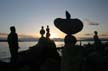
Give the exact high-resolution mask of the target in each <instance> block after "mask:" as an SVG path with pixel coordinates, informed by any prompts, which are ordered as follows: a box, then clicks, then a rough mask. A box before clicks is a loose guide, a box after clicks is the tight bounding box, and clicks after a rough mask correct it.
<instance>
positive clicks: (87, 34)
mask: <svg viewBox="0 0 108 71" xmlns="http://www.w3.org/2000/svg"><path fill="white" fill-rule="evenodd" d="M84 35H85V36H91V35H92V34H89V33H86V34H84Z"/></svg>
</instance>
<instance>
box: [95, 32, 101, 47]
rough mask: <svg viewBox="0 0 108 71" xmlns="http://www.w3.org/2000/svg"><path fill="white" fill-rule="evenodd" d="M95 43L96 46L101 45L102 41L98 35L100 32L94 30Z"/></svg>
mask: <svg viewBox="0 0 108 71" xmlns="http://www.w3.org/2000/svg"><path fill="white" fill-rule="evenodd" d="M94 34H95V35H94V37H93V38H94V45H96V46H98V45H100V44H101V41H100V39H99V37H98V32H97V31H94Z"/></svg>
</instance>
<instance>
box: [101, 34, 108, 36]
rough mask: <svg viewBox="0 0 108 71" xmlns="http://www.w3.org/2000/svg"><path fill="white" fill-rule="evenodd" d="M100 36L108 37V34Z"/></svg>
mask: <svg viewBox="0 0 108 71" xmlns="http://www.w3.org/2000/svg"><path fill="white" fill-rule="evenodd" d="M99 36H102V37H108V34H100V35H99Z"/></svg>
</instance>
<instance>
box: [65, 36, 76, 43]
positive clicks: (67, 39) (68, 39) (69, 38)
mask: <svg viewBox="0 0 108 71" xmlns="http://www.w3.org/2000/svg"><path fill="white" fill-rule="evenodd" d="M64 42H65V45H75V44H76V42H77V39H76V38H75V37H74V36H72V35H67V36H66V37H65V39H64Z"/></svg>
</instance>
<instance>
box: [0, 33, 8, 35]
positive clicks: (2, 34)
mask: <svg viewBox="0 0 108 71" xmlns="http://www.w3.org/2000/svg"><path fill="white" fill-rule="evenodd" d="M0 35H8V34H7V33H0Z"/></svg>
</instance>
